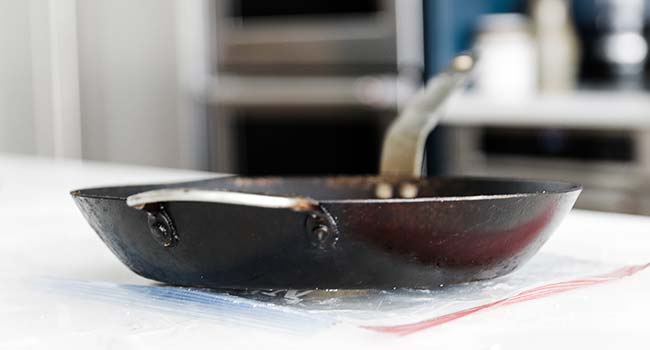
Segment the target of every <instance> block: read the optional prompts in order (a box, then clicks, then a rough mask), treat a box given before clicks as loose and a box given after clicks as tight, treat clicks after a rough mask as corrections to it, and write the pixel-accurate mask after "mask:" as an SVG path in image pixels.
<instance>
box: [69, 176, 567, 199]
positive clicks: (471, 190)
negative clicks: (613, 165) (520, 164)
mask: <svg viewBox="0 0 650 350" xmlns="http://www.w3.org/2000/svg"><path fill="white" fill-rule="evenodd" d="M404 185H407V186H410V185H415V188H416V189H417V191H416V192H417V195H416V196H417V198H431V197H470V196H493V195H521V194H523V195H525V194H534V193H565V192H572V191H577V190H579V189H580V186H577V185H573V184H569V183H564V182H556V181H531V180H515V179H492V178H469V177H440V178H421V179H412V178H390V177H380V176H335V177H239V176H232V177H221V178H212V179H207V180H200V181H193V182H183V183H175V184H167V185H140V186H123V187H105V188H94V189H85V190H80V191H75V192H73V195H78V196H87V197H102V198H114V199H125V198H126V197H128V196H130V195H132V194H136V193H139V192H144V191H148V190H153V189H159V188H174V187H182V188H200V189H215V190H226V191H233V192H246V193H258V194H268V195H276V196H299V197H310V198H314V199H317V200H321V201H324V200H345V199H360V200H363V199H376V198H377V188H378V186H383V187H384V188H388V189H389V190H390V191H393V192H394V193H395V195H394V196H395V197H397V198H399V195H398V193H399V191H400V188H402V186H404Z"/></svg>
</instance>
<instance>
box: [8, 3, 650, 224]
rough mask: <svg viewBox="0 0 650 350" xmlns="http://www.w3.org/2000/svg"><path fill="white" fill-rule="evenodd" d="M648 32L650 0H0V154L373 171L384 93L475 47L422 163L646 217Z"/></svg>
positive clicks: (398, 96) (396, 93)
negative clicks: (467, 77)
mask: <svg viewBox="0 0 650 350" xmlns="http://www.w3.org/2000/svg"><path fill="white" fill-rule="evenodd" d="M648 40H650V0H462V1H458V0H424V1H421V0H420V1H418V0H358V1H331V0H328V1H325V0H312V1H298V0H274V1H262V0H221V1H209V0H138V1H126V0H113V1H104V0H83V1H76V0H0V152H3V153H18V154H27V155H36V156H42V157H54V158H66V159H69V158H72V159H83V160H97V161H107V162H119V163H131V164H142V165H153V166H164V167H176V168H189V169H201V170H211V171H219V172H231V173H242V174H249V175H263V174H318V175H322V174H369V173H375V172H376V171H377V166H378V160H379V151H380V146H381V140H382V136H383V133H384V131H385V128H386V126H387V125H388V124H389V123H390V121H391V120H392V118H393V117H394V116H395V115H396V114H397V113H398V111H399V108H400V106H402V105H403V104H404V102H405V101H406V100H407V99H408V97H409V96H410V95H411V94H412V93H413V92H414V91H415V90H416V89H418V88H419V87H420V86H421V85H422V84H423V82H424V81H425V80H426V79H427V77H429V76H431V75H433V74H435V73H436V72H437V71H439V70H441V69H444V67H445V66H446V64H447V62H448V60H449V59H450V58H451V57H452V56H453V55H454V54H455V53H457V52H460V51H463V50H467V49H474V50H476V52H478V54H479V56H480V62H479V66H478V67H477V70H476V72H475V74H474V76H473V78H472V81H471V83H470V86H469V89H468V90H467V91H466V92H465V93H463V94H462V95H459V96H456V97H455V99H454V100H453V103H452V104H451V105H450V106H449V108H448V110H447V114H446V117H445V119H444V121H443V125H442V126H441V127H439V128H437V129H436V130H435V131H434V132H433V133H432V135H431V136H430V137H429V141H428V146H427V168H428V171H429V173H430V174H465V175H488V176H509V177H532V178H548V179H559V180H568V181H573V182H577V183H582V184H583V185H584V186H585V191H584V193H583V195H582V196H581V197H580V200H579V202H578V204H577V206H578V207H581V208H589V209H596V210H606V211H616V212H625V213H641V214H650V92H649V91H648V89H649V88H650V60H648ZM44 175H46V174H44Z"/></svg>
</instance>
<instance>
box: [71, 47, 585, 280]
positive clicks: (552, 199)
mask: <svg viewBox="0 0 650 350" xmlns="http://www.w3.org/2000/svg"><path fill="white" fill-rule="evenodd" d="M472 63H473V61H472V59H471V57H469V56H459V57H457V58H456V59H455V60H454V62H453V64H452V68H451V69H450V70H449V71H447V72H445V73H443V74H441V75H440V76H438V77H436V78H434V79H433V80H432V81H431V82H430V83H429V85H428V87H427V89H426V90H425V91H424V92H421V93H420V94H419V95H418V96H417V97H416V98H415V100H414V102H412V103H411V104H410V105H409V107H407V108H406V109H405V111H404V112H403V113H402V115H401V116H400V117H399V118H398V121H397V122H396V123H395V124H394V125H393V126H391V129H390V130H389V132H388V134H387V138H386V141H385V143H384V152H383V156H382V175H380V176H373V177H326V178H264V177H262V178H246V177H238V176H233V177H222V178H214V179H208V180H203V181H195V182H187V183H178V184H167V185H146V186H126V187H108V188H96V189H86V190H80V191H74V192H72V195H73V197H74V199H75V201H76V203H77V205H78V206H79V208H80V209H81V211H82V212H83V214H84V216H85V217H86V219H87V220H88V222H89V223H90V225H91V226H92V227H93V229H94V230H95V231H96V232H97V233H98V234H99V236H100V237H101V238H102V240H103V241H104V242H105V243H106V244H107V245H108V247H109V248H110V249H111V250H112V251H113V253H114V254H115V255H117V256H118V257H119V258H120V260H121V261H122V262H123V263H124V264H126V265H127V266H128V267H129V268H131V269H132V270H133V271H134V272H136V273H138V274H140V275H142V276H144V277H147V278H150V279H154V280H157V281H161V282H166V283H170V284H176V285H185V286H202V287H211V288H394V287H409V288H435V287H438V286H439V285H441V284H449V283H458V282H464V281H470V280H477V279H486V278H493V277H496V276H499V275H503V274H505V273H508V272H510V271H512V270H514V269H515V268H517V267H518V266H520V265H521V264H522V263H523V262H525V261H526V260H527V259H528V258H530V257H531V256H532V255H533V254H534V253H535V252H536V251H537V250H538V249H539V248H540V247H541V245H542V244H543V243H544V242H545V241H546V239H547V238H548V237H549V235H550V234H551V233H552V231H553V230H554V229H555V227H556V226H557V225H558V224H559V222H560V221H561V219H562V218H563V217H564V216H565V214H567V213H568V212H569V210H570V209H571V207H572V206H573V204H574V202H575V200H576V199H577V197H578V195H579V193H580V190H581V189H580V186H577V185H572V184H567V183H560V182H546V181H522V180H506V179H500V180H497V179H479V178H420V169H421V161H422V143H423V139H424V138H425V137H426V134H427V133H428V131H429V130H430V129H431V128H432V127H433V124H434V123H432V122H431V120H432V119H433V118H432V117H431V114H432V113H431V112H432V111H435V112H437V111H439V106H440V105H441V104H442V102H443V101H444V100H445V99H446V96H448V95H449V93H450V91H452V90H453V87H454V86H456V85H457V84H458V82H459V81H460V80H461V79H462V76H463V75H464V74H463V73H464V72H466V71H467V70H468V69H469V68H471V65H472Z"/></svg>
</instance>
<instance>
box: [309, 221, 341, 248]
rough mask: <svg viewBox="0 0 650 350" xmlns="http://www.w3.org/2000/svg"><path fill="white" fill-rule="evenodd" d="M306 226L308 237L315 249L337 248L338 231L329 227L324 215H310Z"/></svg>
mask: <svg viewBox="0 0 650 350" xmlns="http://www.w3.org/2000/svg"><path fill="white" fill-rule="evenodd" d="M305 225H306V226H307V227H306V229H307V236H308V238H309V241H310V242H311V245H312V246H313V247H314V248H318V249H321V250H328V249H332V248H335V247H336V242H337V241H338V234H337V231H336V229H332V228H331V227H330V226H329V225H328V221H327V219H326V218H325V217H324V214H316V213H312V214H310V215H309V216H308V217H307V222H306V223H305Z"/></svg>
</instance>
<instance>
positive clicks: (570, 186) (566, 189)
mask: <svg viewBox="0 0 650 350" xmlns="http://www.w3.org/2000/svg"><path fill="white" fill-rule="evenodd" d="M217 179H218V180H226V181H227V180H237V179H250V180H289V181H291V180H320V181H327V180H337V179H338V180H340V179H350V180H355V179H358V180H361V179H363V180H373V181H379V180H381V179H386V177H382V176H378V175H335V176H241V175H226V176H213V177H208V178H205V179H199V180H192V181H185V182H174V183H148V184H137V185H122V186H119V185H118V186H100V187H88V188H82V189H77V190H74V191H70V195H72V196H73V197H84V198H97V199H106V200H126V198H127V197H128V196H119V195H107V194H94V193H88V192H89V191H99V190H111V189H118V188H128V187H138V186H142V187H145V186H155V187H158V186H170V187H167V188H171V187H175V188H179V187H182V186H183V185H190V184H192V183H196V182H200V181H206V180H217ZM395 179H401V180H402V181H426V180H429V179H431V180H433V179H438V180H443V181H444V180H462V181H487V182H490V181H494V182H504V181H505V182H517V183H530V184H553V185H557V186H559V187H561V189H555V190H542V191H534V192H532V191H531V192H516V193H506V194H498V193H497V194H479V195H466V196H462V195H461V196H436V197H431V196H429V197H417V198H342V199H318V198H313V199H314V200H316V201H318V202H319V203H323V204H328V203H330V204H334V203H343V204H345V203H349V204H355V203H358V204H361V203H367V204H371V203H373V204H390V203H419V202H460V201H479V200H499V199H513V198H526V197H530V196H540V195H557V194H569V193H574V192H576V193H580V192H581V191H582V190H583V187H582V186H581V185H578V184H575V183H570V182H565V181H556V180H537V179H520V178H508V177H487V176H485V177H484V176H435V177H423V178H395ZM215 190H222V191H223V189H217V188H215ZM225 191H228V192H242V191H233V190H225ZM242 193H254V194H267V193H264V192H257V191H256V192H242ZM285 197H304V196H296V195H289V194H287V195H286V196H285ZM310 198H311V197H310Z"/></svg>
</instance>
